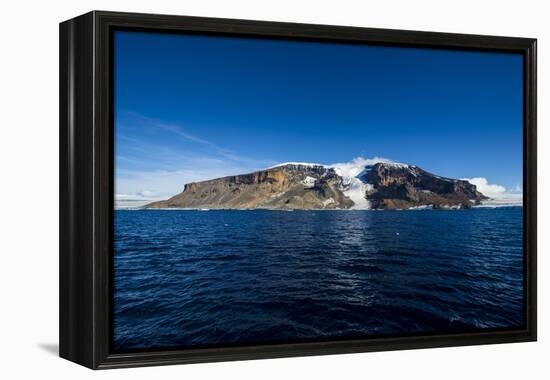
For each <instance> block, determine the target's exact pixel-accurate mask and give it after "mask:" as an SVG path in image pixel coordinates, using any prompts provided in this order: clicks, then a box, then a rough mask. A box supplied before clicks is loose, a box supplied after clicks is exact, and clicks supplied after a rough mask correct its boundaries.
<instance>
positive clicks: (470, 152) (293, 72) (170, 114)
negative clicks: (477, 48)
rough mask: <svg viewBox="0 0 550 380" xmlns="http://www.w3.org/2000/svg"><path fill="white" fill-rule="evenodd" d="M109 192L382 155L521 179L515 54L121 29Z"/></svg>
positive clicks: (450, 170) (174, 187)
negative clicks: (284, 165)
mask: <svg viewBox="0 0 550 380" xmlns="http://www.w3.org/2000/svg"><path fill="white" fill-rule="evenodd" d="M115 122H116V124H115V131H116V157H117V159H116V170H117V171H116V179H117V192H118V193H124V194H135V193H142V192H144V193H147V194H149V195H152V194H155V195H158V196H161V195H166V194H170V193H174V192H178V191H181V189H182V188H183V185H184V183H186V182H189V181H191V180H199V179H205V178H208V177H215V176H220V175H229V174H237V173H238V172H239V171H250V170H255V169H259V168H263V167H266V166H270V165H272V164H275V163H278V162H284V161H307V162H319V163H335V162H346V161H350V160H351V159H353V158H355V157H358V156H363V157H367V158H370V157H374V156H381V157H386V158H390V159H393V160H396V161H400V162H406V163H412V164H416V165H418V166H420V167H422V168H424V169H426V170H428V171H431V172H434V173H436V174H440V175H444V176H448V177H455V178H463V177H469V178H470V177H486V178H487V179H488V180H489V182H491V183H496V184H500V185H503V186H505V187H506V188H507V189H509V190H512V189H513V188H515V187H516V185H520V184H521V183H522V133H521V130H522V57H521V56H520V55H514V54H502V53H481V52H463V51H445V50H430V49H417V48H396V47H379V46H360V45H344V44H327V43H322V44H321V43H313V42H295V41H292V42H291V41H276V40H254V39H242V38H225V37H224V38H222V37H208V36H191V35H168V34H154V33H138V32H116V35H115Z"/></svg>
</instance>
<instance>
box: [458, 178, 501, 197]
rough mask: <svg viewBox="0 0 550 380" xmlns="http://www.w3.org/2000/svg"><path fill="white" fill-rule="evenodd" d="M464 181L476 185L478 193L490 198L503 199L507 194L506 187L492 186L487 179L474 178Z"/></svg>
mask: <svg viewBox="0 0 550 380" xmlns="http://www.w3.org/2000/svg"><path fill="white" fill-rule="evenodd" d="M462 179H463V180H465V181H468V182H470V183H471V184H472V185H475V186H476V188H477V191H479V192H481V193H482V194H484V195H486V196H488V197H490V198H499V197H500V198H502V197H503V196H504V195H505V194H506V188H505V187H504V186H501V185H495V184H491V183H489V181H487V178H484V177H474V178H462Z"/></svg>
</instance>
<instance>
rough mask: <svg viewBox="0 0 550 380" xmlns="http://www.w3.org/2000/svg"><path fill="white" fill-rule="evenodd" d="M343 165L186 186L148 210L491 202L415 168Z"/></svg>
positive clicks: (279, 169)
mask: <svg viewBox="0 0 550 380" xmlns="http://www.w3.org/2000/svg"><path fill="white" fill-rule="evenodd" d="M348 169H349V168H347V169H346V170H343V169H342V168H339V167H338V166H337V165H321V164H304V163H286V164H281V165H278V166H275V167H272V168H269V169H265V170H260V171H256V172H253V173H249V174H242V175H235V176H228V177H223V178H217V179H212V180H208V181H202V182H192V183H188V184H186V185H185V187H184V190H183V192H181V193H180V194H178V195H176V196H174V197H172V198H170V199H167V200H164V201H159V202H153V203H150V204H148V205H146V206H145V208H209V209H255V208H265V209H369V208H373V209H405V208H415V207H425V208H468V207H471V206H473V205H476V204H479V202H481V201H482V200H484V199H487V197H485V196H484V195H483V194H481V193H480V192H479V191H477V189H476V186H475V185H472V184H470V183H469V182H467V181H463V180H456V179H451V178H444V177H440V176H437V175H434V174H431V173H428V172H426V171H425V170H422V169H420V168H419V167H417V166H414V165H406V164H398V163H389V162H378V163H375V164H373V165H365V166H361V168H359V169H361V170H357V171H355V172H359V174H357V175H352V176H349V174H348V173H349V172H350V171H349V170H348Z"/></svg>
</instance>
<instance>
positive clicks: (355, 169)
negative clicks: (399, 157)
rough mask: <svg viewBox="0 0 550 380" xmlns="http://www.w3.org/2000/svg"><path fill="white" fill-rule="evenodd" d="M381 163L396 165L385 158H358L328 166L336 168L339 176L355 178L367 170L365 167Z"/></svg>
mask: <svg viewBox="0 0 550 380" xmlns="http://www.w3.org/2000/svg"><path fill="white" fill-rule="evenodd" d="M379 162H385V163H396V162H395V161H393V160H390V159H389V158H384V157H373V158H364V157H356V158H354V159H353V160H351V161H349V162H343V163H337V164H332V165H327V166H328V167H332V168H335V169H336V171H337V173H338V174H339V175H342V176H345V177H351V178H353V177H356V176H358V175H359V174H360V173H361V172H362V171H363V170H364V169H365V166H367V165H374V164H377V163H379Z"/></svg>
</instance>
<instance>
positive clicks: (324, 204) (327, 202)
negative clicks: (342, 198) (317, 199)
mask: <svg viewBox="0 0 550 380" xmlns="http://www.w3.org/2000/svg"><path fill="white" fill-rule="evenodd" d="M333 203H336V202H335V201H334V199H332V198H329V199H326V200H324V201H323V207H327V206H328V205H331V204H333Z"/></svg>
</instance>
